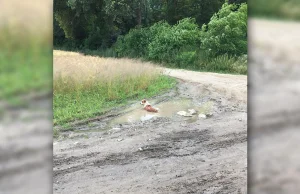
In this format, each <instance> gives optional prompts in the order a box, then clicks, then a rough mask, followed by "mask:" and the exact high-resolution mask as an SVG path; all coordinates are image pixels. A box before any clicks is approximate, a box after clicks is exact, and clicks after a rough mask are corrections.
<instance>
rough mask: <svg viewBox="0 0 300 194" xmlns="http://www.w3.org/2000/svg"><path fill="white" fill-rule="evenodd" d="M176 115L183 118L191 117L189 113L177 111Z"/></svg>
mask: <svg viewBox="0 0 300 194" xmlns="http://www.w3.org/2000/svg"><path fill="white" fill-rule="evenodd" d="M177 114H178V115H180V116H184V117H192V116H193V115H192V114H190V113H187V112H186V111H179V112H177Z"/></svg>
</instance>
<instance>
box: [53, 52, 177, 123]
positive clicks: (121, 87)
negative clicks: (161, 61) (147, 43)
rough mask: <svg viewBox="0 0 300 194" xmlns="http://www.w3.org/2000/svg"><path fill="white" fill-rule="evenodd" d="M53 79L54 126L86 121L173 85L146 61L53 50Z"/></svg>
mask: <svg viewBox="0 0 300 194" xmlns="http://www.w3.org/2000/svg"><path fill="white" fill-rule="evenodd" d="M53 77H54V82H53V93H54V117H55V119H56V121H57V122H58V123H60V121H68V120H74V119H76V118H78V119H81V118H86V117H88V116H91V115H93V114H97V113H100V112H101V111H102V110H104V109H106V108H109V107H111V106H114V105H119V104H124V103H125V102H126V101H127V100H128V99H139V98H142V97H147V96H152V95H155V94H157V93H158V92H160V91H162V90H164V89H167V88H170V87H171V86H172V84H173V81H171V80H170V78H167V77H165V76H162V73H161V72H160V70H159V69H158V68H157V67H156V66H155V65H154V64H152V63H150V62H142V61H139V60H132V59H124V58H123V59H115V58H101V57H93V56H84V55H82V54H80V53H75V52H65V51H54V75H53Z"/></svg>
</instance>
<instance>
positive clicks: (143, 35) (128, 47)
mask: <svg viewBox="0 0 300 194" xmlns="http://www.w3.org/2000/svg"><path fill="white" fill-rule="evenodd" d="M150 39H151V35H150V32H149V29H148V28H141V29H132V30H130V31H129V33H128V34H126V36H119V38H118V40H117V42H116V44H115V47H116V52H117V53H118V56H120V57H124V56H126V57H143V56H145V55H146V53H147V47H148V45H149V43H150Z"/></svg>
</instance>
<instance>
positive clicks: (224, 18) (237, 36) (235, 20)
mask: <svg viewBox="0 0 300 194" xmlns="http://www.w3.org/2000/svg"><path fill="white" fill-rule="evenodd" d="M234 10H236V11H234ZM202 31H203V34H202V48H203V49H204V50H207V51H209V53H210V54H212V55H213V56H216V55H221V54H230V55H241V54H246V53H247V5H246V4H245V3H243V4H241V5H240V6H237V5H235V4H230V5H229V4H227V3H225V4H224V5H223V7H222V9H221V10H220V11H219V12H218V13H216V14H214V16H213V17H212V18H211V20H210V22H209V23H208V25H203V26H202Z"/></svg>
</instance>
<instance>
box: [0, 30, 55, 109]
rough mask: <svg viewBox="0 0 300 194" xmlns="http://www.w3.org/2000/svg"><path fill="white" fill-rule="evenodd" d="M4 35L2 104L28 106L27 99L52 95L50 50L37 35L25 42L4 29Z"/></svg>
mask: <svg viewBox="0 0 300 194" xmlns="http://www.w3.org/2000/svg"><path fill="white" fill-rule="evenodd" d="M0 32H1V35H0V101H5V102H6V103H8V104H10V105H13V106H15V105H23V104H25V103H26V102H25V101H24V98H22V97H23V96H26V95H28V94H29V93H32V92H36V93H39V92H44V91H50V90H51V80H52V65H51V63H52V50H51V48H50V46H49V45H47V44H45V43H44V42H43V41H41V40H40V39H38V38H37V39H35V38H34V36H33V35H32V36H31V37H27V38H29V39H25V38H24V37H23V38H22V37H16V36H15V35H14V34H13V33H12V32H11V31H9V30H5V29H4V28H1V29H0ZM28 36H30V35H28Z"/></svg>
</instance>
